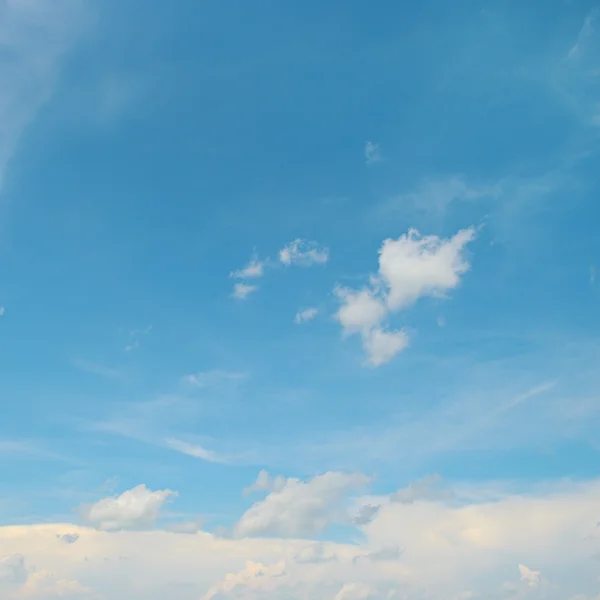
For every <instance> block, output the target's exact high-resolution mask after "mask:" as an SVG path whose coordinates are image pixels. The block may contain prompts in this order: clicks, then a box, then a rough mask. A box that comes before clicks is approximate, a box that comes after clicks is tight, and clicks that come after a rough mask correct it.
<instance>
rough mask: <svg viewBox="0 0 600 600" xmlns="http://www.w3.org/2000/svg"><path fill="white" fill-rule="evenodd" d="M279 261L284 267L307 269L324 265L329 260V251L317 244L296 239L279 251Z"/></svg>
mask: <svg viewBox="0 0 600 600" xmlns="http://www.w3.org/2000/svg"><path fill="white" fill-rule="evenodd" d="M279 260H280V261H281V263H282V264H284V265H286V266H290V265H298V266H300V267H309V266H311V265H314V264H324V263H326V262H327V261H328V260H329V250H328V249H327V248H322V247H320V246H319V245H318V244H317V242H312V241H308V240H302V239H296V240H293V241H292V242H290V243H289V244H287V245H286V246H284V247H283V248H282V249H281V250H280V251H279Z"/></svg>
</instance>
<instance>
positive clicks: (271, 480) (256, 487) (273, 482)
mask: <svg viewBox="0 0 600 600" xmlns="http://www.w3.org/2000/svg"><path fill="white" fill-rule="evenodd" d="M286 483H287V479H286V478H285V477H283V476H282V475H277V477H271V475H269V473H268V472H267V471H265V470H264V469H263V470H262V471H260V472H259V474H258V477H257V478H256V481H255V482H254V483H253V484H252V485H249V486H248V487H246V488H244V490H243V493H244V494H245V495H247V494H254V493H256V492H271V491H276V492H278V491H281V490H282V489H283V488H284V487H285V485H286Z"/></svg>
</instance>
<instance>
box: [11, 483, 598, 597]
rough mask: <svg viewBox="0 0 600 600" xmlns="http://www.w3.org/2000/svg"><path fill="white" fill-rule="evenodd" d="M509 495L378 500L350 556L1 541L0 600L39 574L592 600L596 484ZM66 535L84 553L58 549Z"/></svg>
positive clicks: (220, 591) (35, 532)
mask: <svg viewBox="0 0 600 600" xmlns="http://www.w3.org/2000/svg"><path fill="white" fill-rule="evenodd" d="M286 481H287V480H286ZM309 483H310V482H309ZM455 487H456V488H458V487H459V486H458V484H456V485H455ZM509 489H510V488H503V487H500V488H499V490H498V493H497V494H494V496H493V497H491V496H490V494H489V492H488V485H487V484H482V485H480V486H474V487H473V488H472V490H471V492H472V493H471V496H472V498H471V499H470V500H467V499H465V498H464V497H462V496H461V497H460V498H459V500H460V501H452V502H414V503H412V504H400V503H391V502H387V503H386V498H384V497H381V498H372V499H371V500H372V501H374V502H375V503H376V504H378V505H381V509H380V511H379V512H378V513H377V515H376V517H375V518H374V519H373V520H372V521H371V522H370V523H368V524H367V525H365V526H363V527H361V530H362V534H363V535H362V536H361V538H357V539H355V540H354V541H353V542H352V543H350V542H349V543H343V544H341V543H337V544H336V543H333V542H327V541H319V542H310V543H307V542H306V540H298V539H281V538H279V539H256V538H253V539H219V538H217V537H215V536H214V535H211V534H209V533H206V532H202V531H199V532H197V533H195V534H194V535H189V534H185V533H175V532H173V531H160V530H153V531H144V532H138V531H119V532H113V533H107V532H105V531H98V530H95V529H91V528H85V527H77V526H75V525H65V524H60V523H59V524H47V525H30V526H16V527H15V526H12V527H6V526H5V527H0V556H5V558H4V559H1V558H0V597H2V598H7V600H16V598H18V597H19V596H17V595H15V596H14V597H13V595H12V592H15V593H18V592H19V590H20V589H21V588H23V585H24V582H25V581H26V579H29V578H31V577H32V575H34V574H35V573H43V575H40V576H39V577H37V581H36V577H33V578H32V580H31V582H30V585H29V589H35V588H37V590H38V591H43V590H44V589H54V590H61V589H62V590H68V589H69V588H71V589H73V590H74V591H75V590H79V591H81V587H79V586H78V585H77V584H71V585H69V584H68V583H62V584H61V583H58V582H76V581H79V582H81V584H82V587H85V588H92V589H93V590H94V593H95V594H98V597H102V598H106V599H107V598H110V599H114V600H142V599H143V600H163V599H164V598H169V599H170V600H189V599H190V598H205V599H207V598H208V599H212V600H217V599H218V600H234V599H238V600H239V599H241V598H244V599H247V600H259V599H260V600H283V599H284V598H285V599H286V600H303V599H305V598H329V599H333V598H335V597H336V594H337V595H340V594H342V596H341V597H342V598H343V597H346V598H352V597H358V598H360V597H361V595H362V597H366V598H370V597H372V598H373V600H375V599H376V600H381V599H388V598H389V599H392V598H406V599H407V600H409V599H411V600H412V599H413V598H429V599H430V600H447V599H449V598H451V599H453V600H459V599H462V600H467V599H469V598H472V599H473V600H474V599H476V598H477V599H479V598H482V599H483V598H486V599H487V598H490V599H497V600H500V599H501V598H505V597H507V594H509V595H510V597H513V598H525V597H544V598H546V600H565V599H567V598H569V599H571V600H573V599H575V598H577V600H591V599H592V598H596V597H597V591H598V587H597V586H598V581H597V577H598V570H597V561H596V560H594V559H593V557H594V556H595V555H596V554H598V552H599V551H600V538H599V537H598V536H593V535H591V534H593V533H594V532H595V531H596V522H597V521H598V506H599V505H600V482H598V481H590V482H584V483H573V482H561V483H555V484H553V485H551V484H550V483H547V484H545V485H543V486H540V487H538V488H532V489H530V490H529V491H524V490H521V491H520V492H519V493H515V492H510V491H509ZM309 504H310V503H309ZM280 508H281V510H282V511H285V510H287V509H288V508H290V504H289V503H288V504H285V503H284V504H281V505H280ZM310 510H311V509H310V508H308V509H307V511H308V512H310ZM316 511H317V513H320V512H321V509H320V507H319V506H317V509H316ZM291 512H292V513H294V512H297V510H296V509H295V508H291ZM280 518H285V512H282V513H281V514H280ZM66 527H68V531H69V532H70V533H73V534H77V535H78V536H79V541H78V542H77V544H74V545H71V546H61V545H57V539H56V536H57V535H58V534H60V533H61V532H64V531H65V529H66ZM313 529H314V528H313ZM400 548H402V551H400ZM7 555H8V556H7ZM23 557H26V564H27V565H32V566H33V565H35V566H36V567H37V569H36V571H32V569H27V568H26V566H25V559H24V558H23ZM334 557H335V558H334ZM518 565H521V567H520V568H518ZM525 565H530V566H528V567H525ZM531 565H535V570H533V569H532V568H531ZM48 573H54V574H55V575H53V576H52V577H51V578H50V577H49V576H48V575H47V574H48ZM540 573H543V574H544V577H542V576H541V575H540ZM521 577H523V579H521ZM44 581H47V582H48V585H47V586H46V585H45V584H44V583H43V582H44ZM52 581H54V584H52V583H51V582H52ZM532 582H533V585H530V584H531V583H532ZM394 592H395V593H396V595H394ZM9 594H10V595H9ZM369 594H371V596H369ZM48 595H49V596H50V597H53V596H52V595H51V594H47V596H48ZM353 595H354V596H353ZM47 596H43V595H42V596H41V598H44V600H45V598H46V597H47ZM21 597H22V596H21ZM83 597H84V598H85V597H86V596H85V595H83Z"/></svg>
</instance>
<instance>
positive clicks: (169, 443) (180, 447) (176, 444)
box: [164, 438, 229, 463]
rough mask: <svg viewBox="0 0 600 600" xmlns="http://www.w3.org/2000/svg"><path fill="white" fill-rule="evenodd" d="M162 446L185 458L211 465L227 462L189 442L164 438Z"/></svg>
mask: <svg viewBox="0 0 600 600" xmlns="http://www.w3.org/2000/svg"><path fill="white" fill-rule="evenodd" d="M164 445H165V446H166V447H167V448H170V449H171V450H175V452H180V453H181V454H185V455H186V456H191V457H192V458H199V459H200V460H204V461H206V462H213V463H227V462H229V460H228V459H227V458H226V457H224V456H221V455H220V454H217V453H216V452H213V451H212V450H207V449H206V448H204V447H203V446H200V445H199V444H190V443H189V442H184V441H182V440H179V439H177V438H166V439H165V440H164Z"/></svg>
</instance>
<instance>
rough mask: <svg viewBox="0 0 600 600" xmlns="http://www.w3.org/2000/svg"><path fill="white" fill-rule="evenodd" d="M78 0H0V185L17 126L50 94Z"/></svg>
mask: <svg viewBox="0 0 600 600" xmlns="http://www.w3.org/2000/svg"><path fill="white" fill-rule="evenodd" d="M83 8H84V3H83V2H80V1H78V0H75V1H69V0H57V1H55V2H46V1H45V0H28V1H27V2H2V3H1V4H0V39H1V40H2V46H3V52H2V57H1V58H0V81H2V86H1V87H0V122H1V123H2V136H1V137H0V189H1V186H2V183H3V180H4V175H5V170H6V166H7V164H8V162H9V161H10V159H11V158H12V157H13V155H14V153H15V151H16V149H17V145H18V143H19V139H20V137H21V134H22V132H23V130H24V129H25V128H26V127H27V125H29V123H31V122H32V121H33V120H34V119H35V117H36V115H37V113H38V111H39V110H40V108H41V107H42V105H43V104H44V103H45V102H46V101H47V100H48V99H49V98H50V97H51V95H52V93H53V91H54V89H55V87H56V84H57V81H58V76H59V71H60V62H61V58H62V56H63V55H64V54H65V52H66V51H67V50H68V49H69V48H70V46H71V45H72V44H73V42H74V41H75V37H76V34H77V33H78V31H79V30H80V28H81V25H82V23H83V18H84V13H83Z"/></svg>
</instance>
